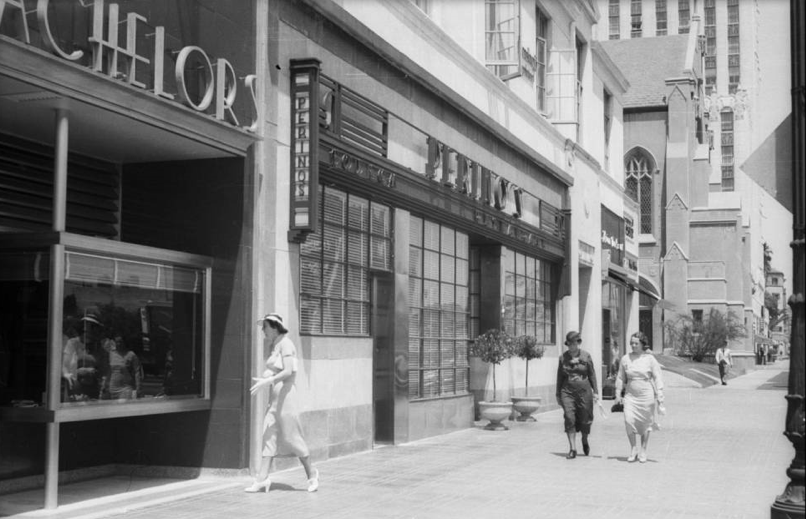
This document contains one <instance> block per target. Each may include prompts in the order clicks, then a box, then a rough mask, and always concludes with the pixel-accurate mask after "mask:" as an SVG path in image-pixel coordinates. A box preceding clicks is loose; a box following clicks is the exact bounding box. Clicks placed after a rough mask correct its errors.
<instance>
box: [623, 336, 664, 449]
mask: <svg viewBox="0 0 806 519" xmlns="http://www.w3.org/2000/svg"><path fill="white" fill-rule="evenodd" d="M630 348H631V349H632V351H631V352H629V353H628V354H626V355H624V356H623V357H622V358H621V363H620V364H619V371H618V376H617V377H616V403H621V404H623V405H624V426H625V428H626V430H627V439H628V440H629V442H630V456H629V457H628V458H627V461H629V462H633V461H635V460H636V459H638V461H640V462H641V463H646V461H647V454H646V451H647V446H648V445H649V433H650V432H651V431H652V428H653V427H654V426H655V424H656V423H657V421H656V416H657V415H656V413H657V407H658V406H659V405H663V399H664V397H663V377H662V376H661V368H660V363H658V361H657V359H656V358H655V356H654V355H652V354H651V353H650V352H649V351H648V350H650V349H651V347H650V346H649V341H648V339H647V337H646V335H645V334H643V333H642V332H636V333H634V334H632V336H631V337H630ZM622 389H623V390H624V396H622ZM636 436H640V437H641V450H640V452H639V451H638V448H637V446H636V438H635V437H636Z"/></svg>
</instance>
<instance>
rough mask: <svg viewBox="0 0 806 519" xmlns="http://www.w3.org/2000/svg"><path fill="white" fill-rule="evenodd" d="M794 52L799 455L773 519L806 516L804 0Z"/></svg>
mask: <svg viewBox="0 0 806 519" xmlns="http://www.w3.org/2000/svg"><path fill="white" fill-rule="evenodd" d="M789 5H790V13H791V18H790V20H791V22H790V23H791V26H790V27H791V42H792V43H791V48H792V55H791V60H792V222H793V223H792V230H793V233H792V234H793V239H792V249H793V251H792V275H793V278H792V296H791V297H790V298H789V306H790V308H791V310H792V331H791V333H792V336H791V340H790V349H791V354H790V357H789V386H788V390H787V395H786V402H787V405H786V423H785V427H786V428H785V431H784V435H786V437H787V438H788V439H789V441H790V442H792V445H793V447H795V457H794V459H793V460H792V463H791V464H790V465H789V468H787V470H786V475H787V476H788V477H789V483H787V485H786V488H785V489H784V493H783V494H781V495H780V496H778V497H777V498H776V499H775V502H774V503H773V504H772V506H771V507H770V517H771V518H772V519H785V518H786V519H789V518H796V517H800V518H802V517H804V516H806V512H805V511H804V504H806V503H805V502H804V479H806V478H804V476H806V464H804V436H805V435H806V424H805V423H804V419H805V418H806V415H805V414H804V385H806V384H804V332H805V331H806V326H805V324H806V323H805V322H804V321H806V318H805V317H804V310H805V309H804V298H805V297H806V290H804V278H805V275H806V272H804V260H806V258H804V256H805V255H806V246H804V244H805V242H806V232H804V231H806V226H805V225H804V224H805V223H806V218H804V187H806V186H804V167H806V162H804V149H803V146H802V142H803V137H804V131H805V130H806V124H804V121H805V119H804V115H805V114H804V105H806V91H804V82H805V81H804V79H806V78H805V77H804V76H805V74H804V72H805V71H804V64H803V61H804V59H806V40H805V39H804V37H805V36H806V35H804V30H805V29H806V27H805V26H806V23H804V22H805V21H806V11H805V10H804V4H803V3H802V2H801V0H790V4H789Z"/></svg>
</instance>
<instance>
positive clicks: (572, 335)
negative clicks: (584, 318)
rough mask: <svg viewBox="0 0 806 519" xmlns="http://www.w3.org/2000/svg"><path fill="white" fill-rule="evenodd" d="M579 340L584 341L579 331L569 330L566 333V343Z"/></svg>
mask: <svg viewBox="0 0 806 519" xmlns="http://www.w3.org/2000/svg"><path fill="white" fill-rule="evenodd" d="M577 341H579V342H582V336H581V335H579V332H568V333H566V334H565V344H569V343H572V342H577Z"/></svg>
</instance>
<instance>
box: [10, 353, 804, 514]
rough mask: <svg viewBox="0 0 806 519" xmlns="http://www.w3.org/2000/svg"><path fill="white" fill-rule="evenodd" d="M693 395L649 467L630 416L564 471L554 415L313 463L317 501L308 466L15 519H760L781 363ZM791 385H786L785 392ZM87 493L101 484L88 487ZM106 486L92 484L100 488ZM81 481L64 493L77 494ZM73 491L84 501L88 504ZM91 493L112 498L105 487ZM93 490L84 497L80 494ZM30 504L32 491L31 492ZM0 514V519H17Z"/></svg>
mask: <svg viewBox="0 0 806 519" xmlns="http://www.w3.org/2000/svg"><path fill="white" fill-rule="evenodd" d="M764 368H765V369H760V370H758V371H754V372H752V373H749V374H747V375H743V376H741V377H737V378H735V379H732V380H731V381H730V383H729V385H727V386H722V385H717V386H711V387H708V388H700V387H694V386H692V385H691V384H690V383H687V381H686V380H685V379H682V377H679V378H678V377H677V376H674V374H669V376H668V377H667V385H668V388H667V392H666V394H667V410H668V412H667V415H666V417H664V419H663V421H662V428H661V430H660V431H658V432H655V433H653V435H652V438H651V441H650V446H649V461H648V462H647V463H645V464H641V463H628V462H627V461H626V459H627V455H628V454H629V445H628V443H627V439H626V436H625V433H624V424H623V418H622V415H621V414H612V415H611V414H610V413H609V407H610V404H612V402H611V401H605V402H604V403H605V408H606V409H608V412H607V415H608V416H607V417H606V418H603V417H601V416H597V418H596V421H595V422H594V426H593V432H592V435H591V446H592V452H591V455H590V456H589V457H585V456H580V457H578V458H577V459H575V460H566V459H565V454H566V452H567V450H568V448H567V442H566V439H565V435H564V433H563V432H562V416H561V414H560V412H559V411H551V412H548V413H543V414H537V415H536V418H537V421H536V422H533V423H519V422H507V424H508V425H509V427H510V429H509V430H508V431H501V432H491V431H485V430H483V429H481V427H480V426H481V424H479V427H476V428H473V429H468V430H464V431H460V432H457V433H453V434H448V435H444V436H440V437H437V438H431V439H427V440H422V441H417V442H412V443H409V444H405V445H400V446H395V447H383V448H378V449H375V450H373V451H371V452H366V453H361V454H356V455H352V456H345V457H342V458H336V459H333V460H329V461H326V462H322V463H318V464H317V465H316V466H317V468H318V469H319V471H320V473H321V478H320V481H321V484H320V490H319V491H318V492H316V493H313V494H309V493H307V492H306V491H305V478H304V473H303V471H302V469H301V468H295V469H291V470H287V471H282V472H278V473H276V474H275V475H274V477H273V482H274V483H273V484H272V489H271V492H269V493H268V494H246V493H244V492H243V491H242V488H243V486H245V485H246V484H248V483H249V481H248V480H246V479H240V478H209V477H207V478H200V479H198V480H193V481H189V482H174V483H171V484H169V485H162V486H159V487H152V488H143V489H142V490H133V489H137V488H139V486H143V485H145V483H144V482H142V481H139V480H138V479H137V478H120V479H121V481H110V482H108V483H107V485H112V484H118V485H121V486H124V487H126V486H127V488H129V489H130V491H129V492H123V491H121V492H122V493H121V494H119V495H117V496H108V497H105V498H99V499H90V500H87V501H78V502H76V503H73V504H67V505H65V506H62V507H60V508H59V509H57V510H56V511H46V510H32V509H31V507H30V505H29V507H28V509H27V510H25V508H24V507H23V508H19V507H22V506H23V505H22V504H21V503H22V502H23V501H24V500H25V499H28V500H29V501H30V502H31V503H33V502H37V501H36V500H37V499H39V501H38V502H37V503H38V506H41V491H40V492H39V494H38V497H37V495H35V494H30V495H28V496H27V497H26V496H23V495H18V494H15V495H12V496H0V502H2V501H3V500H6V499H9V498H10V499H14V500H16V505H17V506H18V508H17V511H18V512H19V513H17V514H16V515H12V517H17V518H28V517H52V518H59V519H68V518H79V517H80V518H84V519H93V518H107V517H114V518H123V519H144V518H152V517H161V518H170V519H185V518H187V519H191V518H193V519H207V518H211V519H212V518H216V519H217V518H230V517H232V518H234V517H243V518H251V517H283V518H300V519H306V518H330V519H338V518H351V519H356V518H358V519H362V518H367V519H386V518H390V519H391V518H400V519H403V518H487V517H508V518H548V519H551V518H577V517H580V518H597V519H599V518H601V519H608V518H613V519H616V518H618V519H631V518H692V519H693V518H703V519H720V518H724V519H728V518H737V519H738V518H747V519H751V518H752V519H756V518H762V517H769V514H770V512H769V508H770V505H771V504H772V503H773V501H774V499H775V497H776V495H777V494H780V493H781V492H782V491H783V489H784V487H785V485H786V482H787V477H786V474H785V470H786V467H787V466H789V464H790V462H791V460H792V458H793V456H794V450H793V449H792V447H791V444H790V443H789V441H787V440H786V438H785V437H784V436H783V427H784V416H785V411H786V401H785V399H784V395H785V393H786V391H785V390H786V387H785V385H786V382H785V375H783V373H784V372H785V370H786V369H787V368H788V364H785V363H778V364H776V365H773V366H765V367H764ZM782 381H783V382H782ZM90 484H92V482H90ZM95 484H96V485H97V483H95ZM77 485H86V483H81V484H75V485H68V486H65V487H64V489H63V490H62V493H68V492H69V487H72V486H77ZM81 491H82V490H80V488H79V487H76V492H81ZM95 491H96V492H104V493H108V492H105V491H103V489H100V488H96V490H95ZM84 492H86V490H84ZM23 494H25V493H23ZM12 505H13V503H11V504H7V505H2V504H0V515H2V514H3V513H4V510H5V511H6V515H8V511H13V510H14V508H13V506H12Z"/></svg>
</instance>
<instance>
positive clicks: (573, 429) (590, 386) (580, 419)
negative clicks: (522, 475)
mask: <svg viewBox="0 0 806 519" xmlns="http://www.w3.org/2000/svg"><path fill="white" fill-rule="evenodd" d="M581 342H582V337H581V336H580V335H579V332H568V334H566V336H565V345H566V346H568V350H567V351H565V352H564V353H563V354H562V355H560V362H559V366H558V367H557V403H558V404H559V405H560V407H562V408H563V417H564V419H565V433H566V434H567V435H568V447H569V450H568V455H566V458H568V459H569V460H570V459H574V458H576V457H577V433H578V432H581V433H582V452H584V453H585V456H587V455H588V454H590V444H588V434H590V431H591V423H592V422H593V403H594V401H597V400H599V390H598V386H597V384H596V370H595V369H594V365H593V359H592V358H591V356H590V353H588V352H587V351H584V350H582V349H581V348H580V347H579V345H580V343H581Z"/></svg>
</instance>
